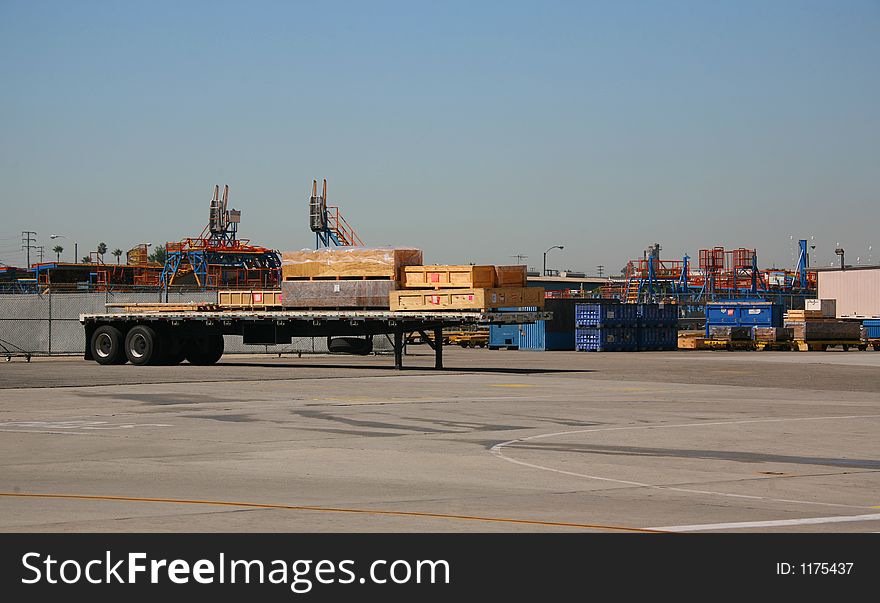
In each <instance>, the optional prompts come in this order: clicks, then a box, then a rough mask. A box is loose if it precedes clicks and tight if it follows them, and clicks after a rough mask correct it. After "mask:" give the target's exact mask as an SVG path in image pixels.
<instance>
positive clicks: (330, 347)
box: [327, 337, 373, 356]
mask: <svg viewBox="0 0 880 603" xmlns="http://www.w3.org/2000/svg"><path fill="white" fill-rule="evenodd" d="M327 351H328V352H330V353H331V354H355V355H358V356H366V355H367V354H369V353H370V352H372V351H373V338H372V337H367V338H364V339H362V338H360V337H328V338H327Z"/></svg>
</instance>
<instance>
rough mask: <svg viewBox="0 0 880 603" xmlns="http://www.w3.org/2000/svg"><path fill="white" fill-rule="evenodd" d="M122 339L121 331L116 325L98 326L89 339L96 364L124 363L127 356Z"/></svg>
mask: <svg viewBox="0 0 880 603" xmlns="http://www.w3.org/2000/svg"><path fill="white" fill-rule="evenodd" d="M124 340H125V338H124V337H123V336H122V331H120V330H119V329H117V328H116V327H113V326H110V325H104V326H101V327H98V328H97V329H95V332H94V333H92V339H91V341H89V346H90V347H91V352H92V358H94V359H95V362H97V363H98V364H125V363H126V362H128V357H126V355H125V349H124V344H125V341H124Z"/></svg>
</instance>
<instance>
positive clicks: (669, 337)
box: [639, 327, 678, 352]
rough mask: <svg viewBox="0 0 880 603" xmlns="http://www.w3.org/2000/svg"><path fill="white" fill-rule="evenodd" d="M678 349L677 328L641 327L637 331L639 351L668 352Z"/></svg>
mask: <svg viewBox="0 0 880 603" xmlns="http://www.w3.org/2000/svg"><path fill="white" fill-rule="evenodd" d="M677 349H678V328H676V327H642V328H640V329H639V351H640V352H646V351H670V350H677Z"/></svg>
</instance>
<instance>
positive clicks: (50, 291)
mask: <svg viewBox="0 0 880 603" xmlns="http://www.w3.org/2000/svg"><path fill="white" fill-rule="evenodd" d="M46 295H47V297H48V298H49V344H48V350H47V351H48V353H49V355H50V356H51V355H52V290H51V289H50V290H49V292H48V293H47V294H46Z"/></svg>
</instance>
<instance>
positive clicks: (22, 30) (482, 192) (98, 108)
mask: <svg viewBox="0 0 880 603" xmlns="http://www.w3.org/2000/svg"><path fill="white" fill-rule="evenodd" d="M878 65H880V2H877V1H873V2H857V1H842V2H831V1H825V2H811V1H799V2H784V1H772V2H747V1H737V2H497V3H496V2H442V3H434V2H350V3H349V2H320V3H316V2H308V3H300V2H248V3H244V2H161V1H159V2H150V3H135V2H110V1H107V2H67V3H64V2H45V1H43V2H41V1H35V2H18V1H8V0H2V1H0V76H2V80H0V81H2V82H3V86H2V92H0V120H2V121H0V126H2V128H0V132H2V136H0V182H2V189H0V207H2V214H3V219H2V221H0V261H3V262H6V263H10V264H23V263H24V261H23V258H24V255H23V253H21V252H20V251H19V249H18V248H19V246H20V245H19V240H20V231H21V230H35V231H37V232H38V233H39V239H40V243H41V244H44V245H46V247H47V249H48V248H49V247H51V246H52V245H54V243H53V242H50V241H49V239H48V235H49V234H52V233H59V234H64V235H65V237H67V238H66V239H63V240H62V245H64V246H65V256H66V257H67V256H69V258H68V259H71V258H72V248H73V245H72V241H77V242H78V243H79V250H80V255H83V254H84V253H86V252H87V251H88V250H89V249H94V247H95V245H96V244H97V242H98V241H106V242H107V244H108V245H109V246H110V248H111V249H112V248H114V247H121V248H123V249H127V248H129V247H131V246H133V245H134V244H137V243H139V242H151V243H159V242H164V241H166V240H177V239H180V238H183V237H186V236H195V235H197V234H198V233H199V232H200V231H201V229H202V227H203V226H204V224H205V223H206V221H207V213H208V211H207V207H208V200H209V197H210V193H211V189H212V187H213V185H214V184H215V183H216V184H221V185H222V184H229V185H230V189H231V200H232V205H233V206H235V207H236V208H239V209H241V210H242V212H243V215H242V222H243V223H242V228H241V233H242V235H243V236H245V237H249V238H251V239H252V240H253V241H254V242H256V243H260V244H265V245H268V246H271V247H275V248H278V249H292V248H301V247H305V246H309V245H311V244H313V238H312V236H311V233H310V232H309V230H308V222H307V213H306V201H307V196H308V190H309V187H310V184H311V181H312V179H313V178H323V177H326V178H328V180H329V183H330V184H329V186H330V202H331V203H333V202H338V203H339V204H341V206H342V208H343V213H344V215H345V216H346V218H347V219H348V220H349V221H350V222H351V223H352V224H353V225H354V226H355V227H356V228H357V230H358V231H359V234H360V235H361V237H362V238H363V239H364V240H365V241H366V242H367V243H368V244H371V245H385V244H396V245H414V246H419V247H422V248H423V249H424V250H425V255H426V260H428V261H430V262H437V263H457V262H471V261H473V262H494V263H505V262H510V261H512V260H511V258H510V256H511V255H514V254H517V253H522V254H526V255H528V256H529V258H528V260H527V263H529V264H530V265H532V266H540V263H541V254H542V252H543V251H544V250H545V249H546V248H548V247H550V246H552V245H556V244H563V245H565V250H564V251H561V252H560V251H558V250H556V251H554V252H553V253H552V255H551V261H550V262H549V264H550V267H554V268H559V269H567V268H571V269H580V270H586V271H588V272H594V271H595V266H596V265H598V264H603V265H605V266H606V271H608V270H609V269H611V270H614V271H616V270H618V269H619V268H620V267H621V266H623V264H625V262H626V260H627V259H629V258H631V257H636V256H638V255H640V253H641V251H642V250H643V249H644V248H645V247H646V246H647V245H649V244H651V243H654V242H660V243H661V244H662V246H663V249H664V251H663V254H664V255H665V256H666V257H678V256H680V255H681V254H683V253H685V252H687V253H690V254H691V255H694V256H695V255H696V253H697V250H698V249H700V248H703V247H711V246H714V245H725V246H728V247H740V246H743V247H755V248H757V249H758V254H759V259H760V262H761V264H762V265H764V266H769V265H771V264H776V265H778V266H786V265H789V264H791V263H792V262H793V258H792V255H793V254H794V249H793V247H794V246H793V244H792V236H793V237H794V240H796V239H797V238H798V237H801V236H803V237H811V236H812V237H815V243H816V245H817V250H816V252H815V255H814V258H815V259H816V261H817V262H821V263H824V264H827V263H828V262H830V261H832V260H833V258H834V253H833V248H834V246H835V244H837V243H840V244H841V245H843V246H844V247H846V248H847V259H848V260H850V259H851V260H852V261H853V262H855V261H856V258H857V257H859V258H861V262H862V263H866V262H867V261H869V260H870V261H872V262H873V263H880V253H875V252H873V251H871V252H869V251H868V247H869V246H876V244H877V243H878V240H877V239H875V238H874V237H876V234H877V224H878V223H880V68H878Z"/></svg>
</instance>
